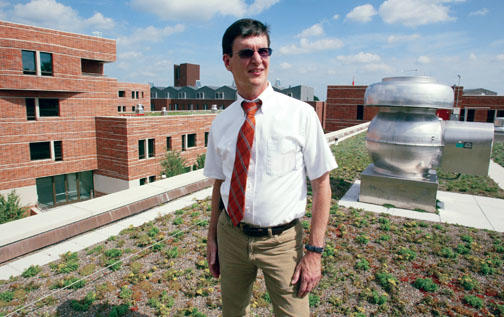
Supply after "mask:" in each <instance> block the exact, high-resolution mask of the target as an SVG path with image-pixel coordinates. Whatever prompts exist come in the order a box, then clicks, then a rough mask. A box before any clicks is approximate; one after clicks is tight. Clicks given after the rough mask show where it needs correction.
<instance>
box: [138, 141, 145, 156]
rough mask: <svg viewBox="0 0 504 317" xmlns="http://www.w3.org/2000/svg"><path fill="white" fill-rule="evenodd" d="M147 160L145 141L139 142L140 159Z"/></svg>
mask: <svg viewBox="0 0 504 317" xmlns="http://www.w3.org/2000/svg"><path fill="white" fill-rule="evenodd" d="M144 158H145V140H138V159H139V160H141V159H144Z"/></svg>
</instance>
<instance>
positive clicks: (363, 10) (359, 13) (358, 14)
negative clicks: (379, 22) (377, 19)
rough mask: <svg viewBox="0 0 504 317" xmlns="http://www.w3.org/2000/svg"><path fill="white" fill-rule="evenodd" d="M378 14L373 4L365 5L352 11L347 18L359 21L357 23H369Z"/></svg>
mask: <svg viewBox="0 0 504 317" xmlns="http://www.w3.org/2000/svg"><path fill="white" fill-rule="evenodd" d="M376 14H377V12H376V10H375V8H374V7H373V6H372V5H371V4H364V5H361V6H358V7H355V8H353V9H352V11H350V12H349V13H348V14H347V15H346V18H347V19H348V20H352V21H357V22H363V23H364V22H369V21H371V19H372V18H373V16H375V15H376Z"/></svg>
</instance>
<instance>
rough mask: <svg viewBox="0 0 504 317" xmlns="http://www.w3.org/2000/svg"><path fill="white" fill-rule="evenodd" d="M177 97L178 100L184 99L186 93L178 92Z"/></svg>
mask: <svg viewBox="0 0 504 317" xmlns="http://www.w3.org/2000/svg"><path fill="white" fill-rule="evenodd" d="M178 97H179V99H186V92H185V91H181V92H179V93H178Z"/></svg>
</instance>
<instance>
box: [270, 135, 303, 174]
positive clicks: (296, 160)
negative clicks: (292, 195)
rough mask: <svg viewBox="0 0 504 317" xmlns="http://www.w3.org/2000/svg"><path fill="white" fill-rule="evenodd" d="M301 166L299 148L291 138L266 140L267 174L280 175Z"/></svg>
mask: <svg viewBox="0 0 504 317" xmlns="http://www.w3.org/2000/svg"><path fill="white" fill-rule="evenodd" d="M300 167H301V148H300V146H299V145H298V143H297V142H295V141H294V140H291V139H270V140H268V163H267V169H266V172H267V173H268V174H269V175H274V176H282V175H285V174H287V173H289V172H292V171H294V170H297V169H299V168H300Z"/></svg>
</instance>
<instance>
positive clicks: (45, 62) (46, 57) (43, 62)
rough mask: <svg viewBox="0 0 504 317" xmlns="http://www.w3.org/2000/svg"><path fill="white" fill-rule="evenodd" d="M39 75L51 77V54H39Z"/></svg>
mask: <svg viewBox="0 0 504 317" xmlns="http://www.w3.org/2000/svg"><path fill="white" fill-rule="evenodd" d="M40 73H41V74H42V76H52V74H53V63H52V54H51V53H43V52H40Z"/></svg>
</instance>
